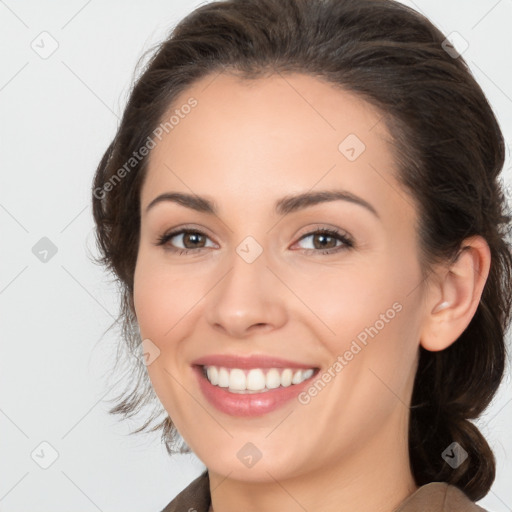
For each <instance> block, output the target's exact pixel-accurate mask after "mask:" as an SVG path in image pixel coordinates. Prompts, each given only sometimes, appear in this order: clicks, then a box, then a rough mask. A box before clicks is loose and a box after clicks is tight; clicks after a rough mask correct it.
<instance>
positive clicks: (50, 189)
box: [0, 0, 512, 512]
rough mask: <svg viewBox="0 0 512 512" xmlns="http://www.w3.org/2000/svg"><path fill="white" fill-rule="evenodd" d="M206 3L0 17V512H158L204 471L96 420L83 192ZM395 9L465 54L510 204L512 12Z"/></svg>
mask: <svg viewBox="0 0 512 512" xmlns="http://www.w3.org/2000/svg"><path fill="white" fill-rule="evenodd" d="M200 3H201V2H198V1H197V2H187V1H184V0H179V1H178V0H165V1H164V0H146V1H144V2H138V3H136V2H131V3H128V2H121V1H120V0H108V1H103V2H100V1H99V0H92V1H91V0H89V1H86V0H72V1H67V2H64V1H63V0H61V1H59V0H54V1H46V2H44V1H36V0H27V1H22V2H16V1H14V0H5V1H0V48H1V58H2V63H1V66H0V120H1V121H0V123H1V124H0V144H1V146H0V169H1V185H0V222H1V230H2V234H1V237H2V238H1V240H2V243H1V266H0V308H1V312H2V313H1V317H0V318H1V332H2V342H1V343H2V344H1V347H2V355H1V357H0V432H1V434H0V511H3V512H21V511H36V510H37V511H50V510H51V511H52V512H60V511H69V510H74V511H84V512H89V511H97V510H100V511H103V512H107V511H121V510H122V511H125V512H130V511H142V510H147V511H154V512H157V511H159V510H161V508H163V507H164V505H166V504H167V503H168V502H169V501H170V500H171V499H172V498H173V497H174V496H175V495H176V494H177V493H178V492H179V491H180V490H181V489H182V488H184V487H185V486H186V485H187V484H188V483H189V482H190V481H191V480H192V479H193V478H195V477H196V476H197V475H199V474H200V473H201V472H202V470H203V465H202V464H201V463H200V462H199V461H198V460H197V459H196V458H195V457H193V456H190V455H186V456H183V455H182V456H176V457H173V458H169V457H168V455H167V454H166V452H165V449H164V448H163V446H162V445H161V444H160V438H159V435H157V434H153V435H145V436H131V437H130V436H128V435H126V433H127V432H128V430H129V429H130V427H133V425H132V424H131V423H129V422H128V423H126V424H123V423H120V422H118V420H117V418H115V417H113V416H109V415H108V414H107V413H106V410H107V408H108V405H109V404H108V402H106V399H107V398H111V397H113V393H114V391H115V390H120V389H121V388H120V387H116V388H114V390H112V386H113V385H114V384H115V382H116V381H115V378H114V377H111V376H110V374H109V372H110V368H111V367H112V364H113V360H114V350H115V346H116V344H117V343H118V342H119V340H118V338H117V337H116V332H115V331H114V330H112V331H109V332H108V333H107V334H104V332H105V330H106V329H107V328H108V327H109V326H110V325H111V323H112V321H113V319H114V317H115V315H116V312H117V301H118V298H117V290H116V288H115V286H114V285H113V284H112V282H111V281H110V279H109V278H108V276H107V274H105V273H103V271H102V269H101V268H99V267H97V266H95V265H93V264H92V263H91V260H90V255H95V254H96V249H95V244H94V238H93V222H92V215H91V207H90V188H91V180H92V177H93V173H94V170H95V168H96V165H97V164H98V161H99V159H100V157H101V156H102V154H103V152H104V151H105V149H106V147H107V145H108V143H109V142H110V140H111V139H112V137H113V136H114V134H115V130H116V127H117V125H118V120H119V117H120V115H121V113H122V110H123V107H124V105H125V102H126V99H127V95H128V91H129V88H130V85H131V82H132V79H133V76H134V75H133V73H134V67H135V64H136V62H137V60H138V58H139V57H140V56H141V55H142V53H143V51H145V50H147V49H148V48H149V47H150V46H152V45H153V44H154V43H156V42H158V41H160V40H162V39H164V38H165V36H166V34H167V32H168V30H169V29H170V28H171V27H172V26H173V25H174V24H175V23H176V22H177V21H178V20H179V19H181V18H182V17H183V16H184V15H185V14H186V13H188V12H189V11H191V10H192V9H193V8H194V7H196V6H197V5H199V4H200ZM404 3H406V4H407V5H410V6H411V7H414V8H416V9H417V10H420V11H422V12H424V13H425V14H426V15H427V17H429V18H430V19H431V20H432V21H433V22H434V23H435V24H436V25H437V26H438V27H439V28H440V29H441V30H443V31H444V33H445V34H449V33H451V32H452V31H457V32H458V33H459V34H461V35H462V36H463V38H464V39H465V40H467V42H468V43H469V47H468V49H467V50H466V51H465V53H464V58H465V59H466V60H467V62H468V64H469V65H470V67H471V69H472V71H473V73H474V74H475V76H476V78H477V80H478V81H479V83H480V84H481V86H482V87H483V89H484V91H485V93H486V95H487V97H488V98H489V100H490V102H491V104H492V106H493V108H494V110H495V112H496V114H497V116H498V119H499V121H500V123H501V126H502V129H503V132H504V135H505V138H506V141H507V146H508V147H507V155H508V156H507V158H508V159H507V163H506V165H505V172H504V174H505V175H506V177H507V183H508V186H509V187H511V188H512V180H511V175H512V166H511V159H510V152H511V151H512V65H511V61H510V55H511V52H512V30H511V29H510V27H511V22H512V0H500V1H497V0H478V1H477V0H473V1H468V0H416V1H415V2H413V1H406V2H404ZM43 31H47V32H48V33H49V34H51V37H52V38H54V39H55V40H56V41H57V43H58V48H57V50H56V51H55V53H53V54H52V55H51V56H49V57H48V58H47V59H42V58H41V57H40V56H39V55H38V54H37V53H36V52H35V51H34V50H33V49H32V47H31V44H32V41H34V40H35V41H36V43H34V44H37V42H38V41H39V40H40V39H38V37H40V36H39V34H40V33H41V32H43ZM44 37H47V36H44ZM49 43H50V40H49V39H47V44H46V48H49ZM42 237H48V238H49V239H50V240H51V241H52V243H53V244H54V245H55V246H56V248H57V253H56V254H55V255H54V256H53V257H52V258H51V259H49V261H48V262H46V263H43V262H41V261H40V260H39V259H38V258H36V256H35V255H34V254H33V252H32V248H33V246H34V245H35V244H36V243H37V242H38V241H39V240H40V239H41V238H42ZM508 371H509V373H508V374H507V377H506V379H505V381H504V382H503V385H502V387H501V389H500V393H499V394H498V396H497V397H496V400H495V401H494V403H493V405H492V406H491V408H490V409H489V410H488V411H487V412H486V414H485V416H484V417H483V418H482V419H481V420H480V421H479V425H480V426H481V427H482V430H483V432H484V434H485V435H486V436H487V438H488V439H489V442H490V443H491V445H492V447H493V448H494V450H495V454H496V456H497V459H498V474H497V479H496V481H495V484H494V486H493V488H492V490H491V492H490V493H489V494H488V496H487V497H486V498H485V499H484V500H482V501H481V503H480V504H481V505H482V506H484V507H486V508H487V509H488V510H491V511H495V512H505V511H510V510H512V487H511V486H510V484H509V483H508V482H511V481H512V460H511V454H512V439H511V437H512V436H511V434H510V433H511V432H512V392H511V387H510V381H511V379H510V367H509V370H508ZM43 441H46V442H48V443H50V444H51V446H53V447H54V449H55V450H56V451H57V452H58V458H57V460H56V461H55V462H54V463H53V464H52V465H51V466H50V467H49V468H48V469H42V468H41V467H39V465H37V464H36V463H35V462H34V460H33V459H32V458H31V453H32V452H33V451H34V450H35V449H36V448H38V447H39V445H40V443H41V442H43ZM43 448H44V447H43ZM39 449H41V448H39ZM45 453H46V454H47V455H48V454H49V453H51V450H49V449H46V451H45ZM47 455H46V456H47ZM507 483H508V484H507Z"/></svg>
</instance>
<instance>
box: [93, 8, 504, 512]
mask: <svg viewBox="0 0 512 512" xmlns="http://www.w3.org/2000/svg"><path fill="white" fill-rule="evenodd" d="M503 161H504V143H503V137H502V134H501V131H500V128H499V126H498V123H497V121H496V118H495V116H494V114H493V112H492V110H491V108H490V106H489V104H488V102H487V100H486V98H485V96H484V94H483V92H482V90H481V88H480V87H479V86H478V84H477V83H476V82H475V80H474V79H473V77H472V75H471V74H470V72H469V71H468V68H467V66H466V64H465V62H464V60H463V59H462V57H461V56H460V55H459V54H458V53H457V51H456V50H455V49H454V48H453V47H452V46H450V45H449V44H448V42H447V41H446V38H445V36H444V35H443V34H442V33H440V31H439V30H438V29H437V28H435V27H434V26H433V25H432V24H431V23H430V22H429V21H428V20H427V19H425V18H424V17H423V16H421V15H419V14H418V13H416V12H415V11H413V10H411V9H409V8H407V7H405V6H403V5H402V4H399V3H396V2H394V1H390V0H357V1H356V0H244V1H241V0H227V1H224V2H213V3H209V4H206V5H203V6H201V7H199V8H198V9H196V10H195V11H194V12H193V13H191V14H190V15H188V16H187V17H186V18H185V19H184V20H182V22H181V23H180V24H179V25H178V26H177V27H176V28H175V30H174V31H173V33H172V34H171V36H170V37H169V38H168V40H167V41H165V42H163V43H162V44H161V45H160V46H159V47H158V51H157V52H156V53H155V55H154V56H153V57H152V59H151V60H150V62H149V63H148V65H147V67H146V69H145V70H144V73H143V74H142V75H141V76H140V78H139V79H138V80H137V83H136V84H135V86H134V88H133V91H132V93H131V96H130V99H129V102H128V104H127V106H126V109H125V112H124V115H123V118H122V121H121V125H120V127H119V130H118V133H117V135H116V137H115V139H114V140H113V141H112V143H111V144H110V146H109V148H108V149H107V151H106V153H105V155H104V157H103V159H102V161H101V162H100V165H99V167H98V169H97V172H96V176H95V180H94V186H93V198H92V200H93V208H94V218H95V222H96V225H97V240H98V245H99V248H100V250H101V258H100V259H99V261H100V262H101V263H103V264H105V265H107V266H108V267H109V268H110V269H111V270H112V271H113V272H114V273H115V275H116V276H117V277H118V279H119V282H120V284H121V286H122V293H123V303H122V310H121V319H122V321H123V325H124V331H123V333H124V336H125V339H126V340H127V342H128V346H129V348H130V350H132V351H133V352H134V353H136V354H139V356H140V357H139V358H138V359H134V362H133V364H134V369H135V370H136V371H137V379H136V381H135V386H134V388H133V389H130V390H127V392H126V393H125V395H123V396H122V397H120V398H119V402H118V404H117V406H116V407H114V408H113V409H112V412H113V413H121V414H123V415H125V416H131V415H133V414H135V413H136V412H138V411H139V410H140V408H141V406H143V405H144V404H146V403H148V402H149V401H150V400H151V399H154V398H155V395H156V397H157V398H158V401H159V402H160V403H161V404H162V405H163V407H164V408H165V416H166V417H165V418H164V420H163V421H162V422H161V423H159V424H158V425H156V426H154V427H153V428H152V430H155V429H161V430H162V436H163V440H164V441H165V443H166V446H167V449H168V451H169V453H173V452H175V451H187V450H189V449H191V450H192V451H193V452H194V453H195V454H196V455H197V456H198V457H199V458H200V459H201V460H202V461H203V463H204V464H205V466H206V468H207V470H206V471H205V472H204V473H203V474H202V475H201V476H200V477H199V478H198V479H196V480H195V481H194V482H192V484H190V486H189V487H187V489H185V490H184V491H183V492H182V493H180V494H179V495H178V496H177V497H176V498H175V499H174V500H172V502H171V503H169V505H168V506H167V507H166V508H165V509H164V510H165V511H173V510H189V509H195V510H197V511H207V510H214V511H216V512H224V511H230V510H235V509H236V510H244V511H252V510H258V511H260V510H265V511H274V510H286V511H295V510H308V511H316V510H319V511H320V510H321V511H323V512H329V511H331V510H333V511H334V510H336V511H338V512H339V511H345V510H347V511H348V510H389V511H391V510H399V511H400V512H408V511H412V510H425V509H426V507H427V506H428V507H429V508H428V510H439V511H441V510H452V509H453V510H455V509H456V510H482V509H481V508H480V507H478V506H477V505H475V504H474V501H477V500H479V499H480V498H482V497H483V496H485V494H486V493H487V492H488V491H489V488H490V486H491V484H492V482H493V479H494V474H495V462H494V457H493V454H492V451H491V449H490V447H489V445H488V444H487V442H486V441H485V439H484V437H483V436H482V435H481V433H480V432H479V431H478V429H477V428H476V427H475V425H474V424H473V423H471V422H470V421H469V420H471V419H474V418H476V417H478V416H479V415H480V414H481V412H482V411H483V410H484V409H485V408H486V407H487V405H488V404H489V402H490V400H491V399H492V397H493V396H494V394H495V392H496V390H497V388H498V386H499V383H500V381H501V378H502V375H503V369H504V359H505V343H504V332H505V329H506V327H507V326H508V324H509V321H510V310H511V309H510V306H511V304H510V302H511V295H512V293H511V292H512V276H511V269H512V255H511V250H510V246H509V245H508V244H507V242H506V236H507V234H508V233H510V216H508V212H507V211H506V209H505V201H504V197H503V193H502V190H501V188H500V185H499V182H498V176H499V173H500V171H501V168H502V166H503ZM154 419H156V416H152V417H151V418H150V419H148V420H147V421H146V422H145V423H144V425H143V426H142V427H141V428H140V429H139V430H138V431H140V430H143V429H146V428H148V427H149V425H150V424H151V422H152V421H153V420H154ZM180 435H181V437H182V439H183V441H184V443H183V444H181V445H180Z"/></svg>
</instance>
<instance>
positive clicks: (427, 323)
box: [420, 236, 491, 352]
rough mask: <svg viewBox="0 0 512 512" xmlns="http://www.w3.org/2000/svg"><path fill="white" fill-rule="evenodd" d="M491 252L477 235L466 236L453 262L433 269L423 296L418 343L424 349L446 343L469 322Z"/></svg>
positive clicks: (437, 349)
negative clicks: (429, 284) (425, 294)
mask: <svg viewBox="0 0 512 512" xmlns="http://www.w3.org/2000/svg"><path fill="white" fill-rule="evenodd" d="M490 264H491V252H490V249H489V246H488V244H487V242H486V241H485V239H484V238H483V237H481V236H473V237H470V238H467V239H465V240H464V241H463V243H462V244H461V249H460V252H459V254H458V256H457V258H456V260H455V261H454V262H453V263H450V264H449V266H448V267H446V266H444V267H443V268H442V269H441V270H439V271H437V272H436V275H435V276H434V279H433V281H434V282H435V284H434V285H433V286H431V287H430V289H429V290H428V292H427V297H426V299H425V308H426V309H425V315H424V322H423V324H422V329H421V336H420V344H421V346H423V348H425V349H426V350H430V351H433V352H435V351H439V350H443V349H445V348H447V347H449V346H450V345H451V344H452V343H453V342H454V341H456V340H457V338H458V337H459V336H460V335H461V334H462V333H463V332H464V330H465V329H466V327H467V326H468V325H469V323H470V321H471V319H472V318H473V315H474V314H475V311H476V309H477V307H478V304H479V302H480V297H481V295H482V291H483V289H484V285H485V282H486V280H487V276H488V275H489V268H490Z"/></svg>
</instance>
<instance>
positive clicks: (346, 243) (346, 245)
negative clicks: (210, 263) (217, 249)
mask: <svg viewBox="0 0 512 512" xmlns="http://www.w3.org/2000/svg"><path fill="white" fill-rule="evenodd" d="M181 234H198V235H201V236H204V237H206V238H209V237H208V235H207V234H206V233H204V232H202V231H201V230H199V229H187V228H184V229H179V230H176V231H171V232H170V233H165V234H163V235H162V236H160V237H158V241H157V242H156V244H155V245H157V246H164V245H166V244H167V242H169V240H171V239H172V238H174V237H175V236H177V235H181ZM318 234H324V235H327V236H329V237H331V238H336V239H337V240H339V241H341V242H343V245H341V246H339V247H335V248H332V249H326V250H322V249H302V250H303V251H307V252H309V251H312V252H315V253H320V254H335V253H338V252H340V251H344V250H348V249H352V248H353V247H354V242H353V241H352V239H350V238H349V237H348V236H346V235H345V234H343V233H341V232H340V231H338V230H336V229H329V228H321V229H317V230H315V231H310V232H309V233H306V234H305V235H303V236H301V237H300V238H299V240H298V241H301V240H303V239H305V238H308V237H310V236H314V235H318ZM201 249H206V247H198V248H197V249H179V248H176V247H172V246H171V245H170V244H169V245H168V247H167V248H166V250H169V251H171V252H174V253H178V255H179V256H181V255H186V254H188V253H189V252H198V251H200V250H201Z"/></svg>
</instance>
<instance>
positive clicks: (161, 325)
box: [133, 254, 204, 340]
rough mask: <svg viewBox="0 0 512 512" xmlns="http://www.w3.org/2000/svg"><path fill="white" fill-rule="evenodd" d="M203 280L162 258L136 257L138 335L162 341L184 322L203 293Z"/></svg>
mask: <svg viewBox="0 0 512 512" xmlns="http://www.w3.org/2000/svg"><path fill="white" fill-rule="evenodd" d="M201 283H202V279H200V278H198V276H197V274H193V275H190V276H188V275H187V274H186V273H184V272H183V271H182V270H181V269H180V268H179V267H178V268H177V267H172V268H171V267H170V266H168V265H166V264H165V261H164V260H162V259H155V258H149V257H145V256H144V254H141V255H140V257H139V258H138V260H137V266H136V268H135V275H134V294H133V295H134V296H133V299H134V306H135V311H136V314H137V321H138V323H139V327H140V331H141V335H142V336H143V337H146V338H155V340H163V339H164V338H166V339H167V338H168V337H170V336H171V331H172V330H173V329H174V328H175V326H178V325H179V326H180V327H181V325H185V324H186V322H187V312H189V311H190V310H192V309H193V308H194V305H195V304H197V302H198V301H199V300H200V298H201V296H202V295H201V294H203V295H204V290H203V285H202V284H201Z"/></svg>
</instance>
